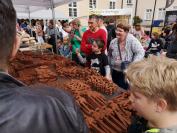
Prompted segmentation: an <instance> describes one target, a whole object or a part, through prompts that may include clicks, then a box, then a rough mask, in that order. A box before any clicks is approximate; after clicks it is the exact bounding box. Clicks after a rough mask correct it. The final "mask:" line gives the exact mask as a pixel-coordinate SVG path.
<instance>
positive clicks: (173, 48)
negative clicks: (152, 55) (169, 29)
mask: <svg viewBox="0 0 177 133" xmlns="http://www.w3.org/2000/svg"><path fill="white" fill-rule="evenodd" d="M174 36H176V38H174V39H175V40H174V41H173V42H171V44H170V45H169V46H168V48H167V54H166V56H167V57H168V58H173V59H177V29H176V35H174Z"/></svg>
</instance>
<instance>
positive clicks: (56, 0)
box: [12, 0, 79, 19]
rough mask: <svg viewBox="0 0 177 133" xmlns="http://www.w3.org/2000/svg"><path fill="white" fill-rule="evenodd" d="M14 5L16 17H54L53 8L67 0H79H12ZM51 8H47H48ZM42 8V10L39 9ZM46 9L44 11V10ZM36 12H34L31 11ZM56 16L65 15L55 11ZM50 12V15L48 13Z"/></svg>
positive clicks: (71, 0)
mask: <svg viewBox="0 0 177 133" xmlns="http://www.w3.org/2000/svg"><path fill="white" fill-rule="evenodd" d="M12 1H13V4H14V7H15V9H16V11H17V17H19V18H22V17H25V18H29V17H30V18H42V17H43V18H47V17H49V18H51V16H52V15H53V17H54V18H55V11H54V8H55V7H57V6H59V5H62V4H65V3H69V2H74V1H79V0H12ZM49 8H50V9H51V10H48V9H49ZM39 10H43V11H40V13H39V12H37V11H39ZM44 10H46V11H44ZM33 12H36V13H33ZM56 13H57V15H56V18H58V19H59V18H60V17H61V18H62V19H63V17H65V16H64V15H63V14H62V13H59V12H56ZM50 14H51V15H50Z"/></svg>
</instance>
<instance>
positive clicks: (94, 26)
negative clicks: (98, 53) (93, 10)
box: [81, 15, 107, 55]
mask: <svg viewBox="0 0 177 133" xmlns="http://www.w3.org/2000/svg"><path fill="white" fill-rule="evenodd" d="M88 26H89V30H87V31H86V32H85V33H84V35H83V37H82V42H81V51H82V52H83V53H85V54H86V55H90V54H91V53H92V43H93V41H94V40H96V39H100V40H103V41H104V48H103V49H102V52H104V51H105V49H106V47H107V37H106V32H105V31H104V30H103V29H99V27H98V16H97V15H90V16H89V20H88Z"/></svg>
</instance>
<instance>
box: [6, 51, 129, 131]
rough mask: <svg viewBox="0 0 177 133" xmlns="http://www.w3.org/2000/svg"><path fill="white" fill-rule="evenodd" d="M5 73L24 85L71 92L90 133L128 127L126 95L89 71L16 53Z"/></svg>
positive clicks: (49, 58) (45, 56) (52, 58)
mask: <svg viewBox="0 0 177 133" xmlns="http://www.w3.org/2000/svg"><path fill="white" fill-rule="evenodd" d="M9 73H10V74H11V75H13V76H14V77H15V78H17V79H19V80H20V81H22V82H24V83H25V84H27V85H35V84H40V83H43V84H46V85H49V86H53V87H55V88H59V89H64V90H65V91H68V92H69V93H71V94H72V95H73V96H74V98H75V100H76V102H77V104H78V105H79V106H80V108H81V111H82V112H83V114H84V118H85V121H86V123H87V125H88V127H89V129H90V132H91V133H126V132H127V128H128V126H129V125H130V124H131V119H130V117H131V115H132V108H131V103H130V101H129V95H130V94H129V92H123V90H122V89H120V88H119V87H118V86H117V85H115V84H114V83H113V82H111V81H109V80H107V79H106V78H105V77H102V76H101V75H100V74H99V73H98V72H96V71H94V70H93V69H90V68H85V67H80V66H78V65H76V63H75V62H72V61H70V60H69V59H66V58H64V57H61V56H58V55H54V54H51V53H46V54H43V55H41V53H34V52H19V53H18V54H17V57H16V58H15V59H14V60H13V61H12V62H11V63H10V67H9Z"/></svg>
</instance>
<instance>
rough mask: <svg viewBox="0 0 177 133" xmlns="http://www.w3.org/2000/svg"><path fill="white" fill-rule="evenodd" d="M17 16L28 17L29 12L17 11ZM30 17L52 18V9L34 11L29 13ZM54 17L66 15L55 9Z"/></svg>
mask: <svg viewBox="0 0 177 133" xmlns="http://www.w3.org/2000/svg"><path fill="white" fill-rule="evenodd" d="M17 17H18V18H24V19H27V18H29V14H27V13H21V12H19V13H17ZM30 18H31V19H52V10H51V9H48V10H40V11H35V12H32V13H31V14H30ZM55 18H56V19H68V18H67V16H65V15H64V14H63V13H62V12H61V11H57V10H55Z"/></svg>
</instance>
